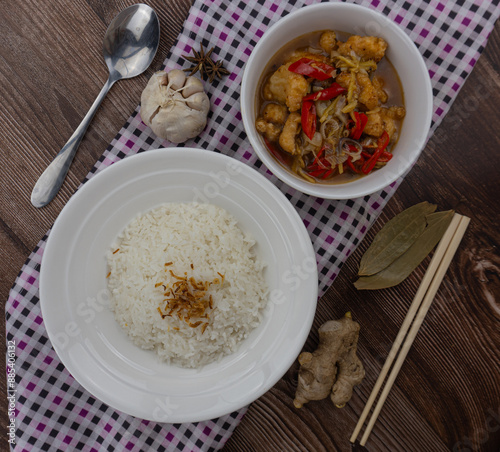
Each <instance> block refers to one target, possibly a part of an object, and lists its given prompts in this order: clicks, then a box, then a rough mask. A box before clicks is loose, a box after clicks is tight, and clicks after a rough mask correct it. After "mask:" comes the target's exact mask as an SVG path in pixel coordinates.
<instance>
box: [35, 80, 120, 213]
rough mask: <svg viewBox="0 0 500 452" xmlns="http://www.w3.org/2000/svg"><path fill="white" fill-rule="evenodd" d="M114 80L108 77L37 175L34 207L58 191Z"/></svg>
mask: <svg viewBox="0 0 500 452" xmlns="http://www.w3.org/2000/svg"><path fill="white" fill-rule="evenodd" d="M114 82H115V80H114V79H112V78H111V77H109V78H108V80H107V81H106V83H105V84H104V86H103V87H102V89H101V92H100V93H99V95H98V96H97V99H96V100H95V101H94V103H93V104H92V106H91V107H90V110H89V111H88V112H87V114H86V115H85V117H84V118H83V120H82V122H81V123H80V125H79V126H78V127H77V129H76V130H75V131H74V133H73V135H71V137H70V139H69V140H68V142H67V143H66V144H65V145H64V147H63V148H62V149H61V150H60V151H59V153H58V154H57V155H56V157H55V158H54V160H52V162H51V163H50V165H49V166H48V167H47V168H46V169H45V171H44V172H43V173H42V175H41V176H40V177H39V179H38V181H37V183H36V184H35V187H34V188H33V191H32V192H31V204H33V205H34V206H35V207H43V206H45V205H47V204H48V203H49V202H50V201H52V199H53V198H54V197H55V196H56V195H57V193H58V192H59V189H60V188H61V185H62V184H63V182H64V179H65V178H66V174H68V170H69V167H70V165H71V162H72V161H73V157H74V156H75V153H76V150H77V149H78V146H80V142H81V141H82V138H83V136H84V135H85V132H86V131H87V128H88V126H89V124H90V121H92V118H93V117H94V114H95V112H96V111H97V109H98V108H99V105H101V102H102V101H103V99H104V98H105V97H106V94H107V93H108V91H109V89H110V88H111V86H112V85H113V83H114Z"/></svg>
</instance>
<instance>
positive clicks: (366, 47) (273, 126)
mask: <svg viewBox="0 0 500 452" xmlns="http://www.w3.org/2000/svg"><path fill="white" fill-rule="evenodd" d="M340 35H342V36H343V37H345V39H344V40H339V37H340ZM386 49H387V42H386V41H384V40H383V39H382V38H379V37H375V36H366V37H361V36H356V35H347V34H341V33H338V34H336V33H335V32H334V31H323V32H317V33H312V34H309V35H305V36H302V37H300V38H298V39H296V40H295V41H293V42H291V43H290V44H288V45H287V46H285V47H284V48H283V49H281V50H280V51H279V52H278V53H277V54H276V55H275V56H274V58H273V60H272V61H271V62H270V64H269V65H268V68H267V70H266V71H265V74H264V76H263V78H262V81H261V84H260V89H259V92H258V99H257V111H258V115H259V116H258V118H257V120H256V128H257V130H258V132H259V133H260V134H261V135H262V136H263V138H264V141H265V143H266V146H267V148H268V149H269V151H270V152H271V153H272V154H273V155H274V157H275V158H276V159H278V160H279V161H280V162H281V164H283V165H284V166H286V167H287V168H289V169H290V170H291V171H292V172H293V173H296V174H297V175H299V176H301V177H302V178H304V179H305V180H308V181H310V182H320V183H344V182H349V181H351V180H353V179H355V178H358V177H361V176H363V175H367V174H370V173H371V172H372V171H374V170H376V169H377V168H380V167H382V166H384V165H385V164H386V163H387V162H388V161H389V160H391V158H392V156H393V155H392V149H393V148H394V145H395V143H396V142H397V139H398V134H399V131H400V129H401V125H402V121H403V118H404V116H405V108H404V98H403V90H402V88H401V84H400V82H399V79H398V76H397V73H396V71H395V70H394V68H393V66H392V65H391V63H390V62H389V61H388V60H387V57H384V56H385V52H386Z"/></svg>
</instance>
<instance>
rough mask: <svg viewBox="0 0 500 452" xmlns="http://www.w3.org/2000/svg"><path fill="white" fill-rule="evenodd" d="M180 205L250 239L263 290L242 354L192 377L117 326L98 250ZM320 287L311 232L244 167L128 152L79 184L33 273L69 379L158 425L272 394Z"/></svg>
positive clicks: (182, 153) (192, 155)
mask: <svg viewBox="0 0 500 452" xmlns="http://www.w3.org/2000/svg"><path fill="white" fill-rule="evenodd" d="M189 201H200V202H211V203H213V204H217V205H219V206H221V207H223V208H224V209H226V210H228V211H229V212H230V213H231V214H233V215H234V216H235V217H236V219H237V220H238V222H239V225H240V227H241V228H242V229H243V230H245V231H249V232H250V233H251V234H252V235H253V237H254V238H255V239H256V240H257V253H258V254H259V256H260V258H261V259H263V260H264V261H265V262H266V263H267V264H268V267H267V269H266V273H265V276H266V279H267V282H268V285H269V288H270V289H271V294H270V300H269V302H268V309H267V310H266V312H265V315H264V318H263V321H262V323H261V325H260V326H259V327H258V328H256V329H255V330H254V331H253V332H252V333H251V334H250V336H249V337H248V338H247V339H246V340H245V341H243V342H242V344H241V346H240V348H239V350H238V351H237V352H236V353H234V354H232V355H229V356H226V357H225V358H224V359H222V360H221V361H220V362H218V363H212V364H209V365H207V366H205V367H203V368H201V369H198V370H194V369H183V368H180V367H176V366H171V365H167V364H165V363H162V362H160V361H159V360H158V359H157V357H156V355H155V354H154V353H153V352H150V351H144V350H142V349H140V348H138V347H137V346H135V345H134V344H133V343H132V342H131V341H130V340H129V338H128V336H127V335H126V334H125V333H124V332H123V331H122V330H121V328H120V327H119V326H118V324H117V323H116V322H115V319H114V316H113V313H112V312H111V311H110V309H109V307H108V306H107V300H108V296H107V290H106V273H107V266H106V258H105V252H106V250H108V248H109V247H110V246H111V243H112V242H113V239H114V238H115V237H116V235H117V234H118V233H119V232H120V231H121V230H122V229H123V228H124V227H125V226H126V225H127V224H128V223H129V221H130V220H132V218H134V217H135V216H136V215H138V214H139V213H141V212H145V211H147V210H150V209H151V208H153V207H156V206H158V205H160V204H162V203H165V202H189ZM317 288H318V278H317V268H316V260H315V253H314V251H313V248H312V244H311V241H310V238H309V235H308V233H307V231H306V229H305V227H304V225H303V223H302V220H301V219H300V217H299V215H298V214H297V212H296V210H295V209H294V207H293V206H292V205H291V204H290V203H289V202H288V200H287V199H286V197H285V196H284V195H283V194H282V193H281V192H280V191H279V190H278V189H277V188H276V187H275V186H274V185H273V184H272V183H271V182H269V181H268V180H267V179H265V178H264V177H263V176H261V175H260V174H258V173H257V172H256V171H255V170H253V169H252V168H250V167H249V166H247V165H245V164H243V163H240V162H238V161H236V160H235V159H232V158H230V157H226V156H223V155H221V154H217V153H214V152H210V151H204V150H198V149H189V148H177V149H159V150H155V151H148V152H146V153H143V154H139V155H135V156H131V157H128V158H126V159H124V160H122V161H120V162H118V163H116V164H114V165H112V166H111V167H110V168H107V169H105V170H104V171H103V172H101V173H99V174H97V175H96V176H95V177H94V178H92V179H91V180H90V181H89V182H87V183H86V184H85V185H84V186H83V187H82V188H81V189H80V190H79V191H78V192H77V193H76V194H75V195H74V196H73V197H72V198H71V199H70V201H69V202H68V204H67V205H66V206H65V207H64V209H63V210H62V212H61V214H60V215H59V217H58V218H57V220H56V222H55V223H54V226H53V228H52V231H51V233H50V236H49V239H48V243H47V245H46V248H45V251H44V255H43V262H42V266H41V276H40V298H41V307H42V314H43V319H44V323H45V327H46V328H47V332H48V335H49V338H50V340H51V341H52V344H53V346H54V349H55V350H56V352H57V354H58V355H59V357H60V359H61V361H62V362H63V364H64V365H65V366H66V368H67V369H68V370H69V372H70V373H71V374H72V375H73V377H75V378H76V380H77V381H78V382H79V383H80V384H81V385H82V386H83V387H84V388H85V389H87V390H88V391H89V392H90V393H92V394H93V395H94V396H95V397H97V398H99V399H100V400H102V401H103V402H105V403H107V404H108V405H110V406H111V407H113V408H116V409H118V410H121V411H123V412H125V413H128V414H131V415H133V416H137V417H140V418H143V419H148V420H152V421H158V422H195V421H201V420H206V419H211V418H215V417H218V416H221V415H223V414H227V413H230V412H232V411H234V410H236V409H239V408H241V407H244V406H246V405H248V404H249V403H251V402H253V401H254V400H255V399H257V398H258V397H259V396H261V395H262V394H263V393H264V392H266V391H267V390H269V389H270V388H271V387H272V386H273V385H274V384H275V383H276V382H277V381H278V380H279V379H280V378H281V377H282V376H283V374H284V373H285V372H286V371H287V370H288V368H289V367H290V366H291V364H292V363H293V361H294V360H295V359H296V358H297V355H298V354H299V353H300V350H301V348H302V346H303V344H304V342H305V340H306V338H307V336H308V334H309V331H310V328H311V325H312V321H313V318H314V313H315V310H316V301H317V294H318V292H317Z"/></svg>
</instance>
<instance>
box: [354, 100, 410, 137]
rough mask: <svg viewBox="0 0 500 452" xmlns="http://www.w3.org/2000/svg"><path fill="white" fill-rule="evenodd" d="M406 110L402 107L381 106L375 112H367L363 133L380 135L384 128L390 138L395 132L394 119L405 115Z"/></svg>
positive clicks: (399, 118)
mask: <svg viewBox="0 0 500 452" xmlns="http://www.w3.org/2000/svg"><path fill="white" fill-rule="evenodd" d="M405 114H406V110H405V109H404V107H390V108H385V107H382V108H381V109H380V111H379V112H377V113H370V114H368V115H367V116H368V121H367V123H366V126H365V129H364V133H366V134H367V135H371V136H374V137H380V136H381V135H382V134H383V133H384V130H385V131H386V132H387V133H388V135H389V138H392V137H393V135H394V133H395V132H396V121H397V120H401V119H403V118H404V117H405Z"/></svg>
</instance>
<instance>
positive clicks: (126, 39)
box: [31, 4, 160, 207]
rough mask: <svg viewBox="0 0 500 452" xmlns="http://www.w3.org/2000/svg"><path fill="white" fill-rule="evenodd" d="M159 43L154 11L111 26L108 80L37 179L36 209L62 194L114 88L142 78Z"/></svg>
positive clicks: (125, 16) (130, 11) (139, 8)
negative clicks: (97, 115) (88, 133)
mask: <svg viewBox="0 0 500 452" xmlns="http://www.w3.org/2000/svg"><path fill="white" fill-rule="evenodd" d="M159 42H160V23H159V21H158V16H157V15H156V13H155V12H154V10H153V9H152V8H151V7H150V6H148V5H144V4H136V5H132V6H129V7H128V8H125V9H124V10H122V11H121V12H120V13H119V14H118V15H117V16H116V17H115V18H114V19H113V20H112V21H111V23H110V24H109V27H108V29H107V30H106V34H105V36H104V42H103V55H104V61H105V62H106V65H107V66H108V70H109V77H108V80H107V81H106V83H105V84H104V86H103V88H102V90H101V92H100V93H99V95H98V96H97V99H96V100H95V101H94V103H93V104H92V106H91V107H90V110H89V111H88V113H87V114H86V115H85V117H84V118H83V120H82V122H81V124H80V125H79V126H78V128H77V129H76V130H75V132H74V133H73V135H71V137H70V139H69V140H68V142H67V143H66V144H65V145H64V147H63V148H62V149H61V150H60V151H59V153H58V154H57V155H56V157H55V158H54V160H53V161H52V163H51V164H50V165H49V166H48V167H47V169H46V170H45V171H44V172H43V174H42V175H41V176H40V178H39V179H38V181H37V183H36V184H35V187H34V188H33V191H32V193H31V203H32V204H33V205H34V206H35V207H43V206H45V205H47V204H48V203H49V202H50V201H52V199H54V197H55V196H56V194H57V193H58V192H59V189H60V188H61V185H62V184H63V182H64V179H65V178H66V174H67V173H68V170H69V167H70V165H71V162H72V161H73V157H74V156H75V153H76V150H77V149H78V146H79V145H80V142H81V141H82V138H83V136H84V135H85V132H86V130H87V128H88V126H89V124H90V121H91V120H92V118H93V117H94V115H95V112H96V111H97V109H98V108H99V106H100V105H101V102H102V101H103V99H104V98H105V97H106V94H107V93H108V91H109V89H110V88H111V86H113V84H114V83H115V82H116V81H118V80H121V79H126V78H131V77H135V76H137V75H139V74H142V73H143V72H144V71H145V70H146V69H147V68H148V67H149V65H150V64H151V62H152V61H153V58H154V56H155V54H156V51H157V49H158V44H159Z"/></svg>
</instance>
